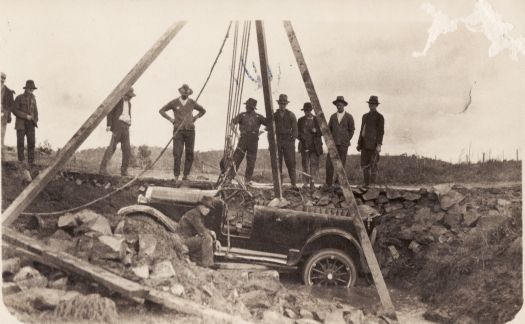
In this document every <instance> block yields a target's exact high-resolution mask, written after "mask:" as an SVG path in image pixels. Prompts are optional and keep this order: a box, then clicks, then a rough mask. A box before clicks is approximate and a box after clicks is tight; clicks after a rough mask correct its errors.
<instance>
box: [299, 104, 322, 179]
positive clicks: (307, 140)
mask: <svg viewBox="0 0 525 324" xmlns="http://www.w3.org/2000/svg"><path fill="white" fill-rule="evenodd" d="M301 110H303V111H304V116H303V117H301V118H299V120H298V121H297V128H298V130H299V137H298V139H299V152H300V153H301V161H302V165H303V172H304V173H306V174H308V175H309V176H307V175H304V185H303V188H306V187H307V186H308V183H309V184H310V188H311V189H314V179H317V178H318V173H319V156H320V155H321V154H323V141H322V140H321V138H322V134H321V128H320V127H319V123H318V122H317V119H315V117H314V115H313V114H312V104H311V103H309V102H305V104H304V105H303V109H301Z"/></svg>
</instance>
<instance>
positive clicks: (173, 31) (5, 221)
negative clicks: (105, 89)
mask: <svg viewBox="0 0 525 324" xmlns="http://www.w3.org/2000/svg"><path fill="white" fill-rule="evenodd" d="M185 23H186V22H184V21H182V22H178V23H175V24H173V25H172V26H171V27H170V28H169V29H168V30H167V31H166V32H165V33H164V34H163V35H162V36H161V38H160V39H159V40H158V41H157V42H156V43H155V44H154V45H153V46H152V47H151V49H150V50H149V51H148V52H146V54H144V56H143V57H142V58H141V59H140V61H138V63H137V64H136V65H135V66H134V67H133V68H132V69H131V71H130V72H129V73H128V74H127V75H126V76H125V77H124V79H123V80H122V81H121V82H120V83H119V84H118V85H117V87H116V88H115V89H114V90H113V91H112V92H111V93H110V94H109V96H108V97H107V98H106V99H105V100H104V101H103V102H102V104H101V105H100V106H99V107H98V108H97V109H96V110H95V112H94V113H93V114H92V115H91V116H90V117H89V118H88V119H87V120H86V121H85V122H84V124H83V125H82V126H80V129H79V130H78V131H77V132H76V133H75V134H74V135H73V137H72V138H71V139H70V140H69V141H68V142H67V143H66V145H64V147H63V148H62V149H61V150H60V152H59V153H58V154H57V157H56V158H55V159H54V161H53V163H52V164H51V165H50V166H49V167H47V168H46V169H45V170H44V171H42V172H41V173H40V174H39V175H38V176H37V177H36V178H35V179H34V180H33V181H32V182H31V183H30V184H29V185H28V186H27V187H26V188H25V189H24V190H23V191H22V192H21V193H20V195H19V196H18V197H17V198H16V199H15V200H14V201H13V202H12V203H11V205H9V207H8V208H7V209H6V210H5V212H4V214H3V215H2V225H9V224H11V223H12V222H13V221H14V220H15V219H16V218H17V217H18V215H20V213H21V212H23V211H24V210H25V209H26V208H27V206H29V204H30V203H31V202H32V201H33V199H35V198H36V197H37V196H38V194H39V193H40V192H41V191H42V190H43V189H44V188H45V186H46V185H47V184H48V183H49V182H50V181H51V180H52V179H53V178H54V177H55V176H56V175H57V173H58V172H59V171H60V169H61V168H62V167H63V166H64V164H65V163H66V162H67V161H68V160H69V158H70V157H71V156H72V155H73V153H75V151H76V150H77V148H78V147H79V146H80V145H81V144H82V143H83V142H84V141H85V140H86V138H87V137H88V136H89V135H90V134H91V132H93V130H94V129H95V128H96V127H97V126H98V124H100V122H101V121H102V120H103V119H104V118H105V117H106V116H107V114H109V112H111V110H112V109H113V107H115V105H116V104H117V103H118V101H119V100H120V99H121V98H122V97H123V96H124V94H125V93H126V92H127V91H128V90H129V88H130V87H131V86H132V85H133V84H134V83H135V82H136V81H137V80H138V78H139V77H140V76H141V75H142V74H143V73H144V71H146V69H147V68H148V67H149V66H150V65H151V63H152V62H153V61H154V60H155V59H156V58H157V56H158V55H159V54H160V53H161V52H162V50H163V49H164V48H165V47H166V46H167V45H168V44H169V42H170V41H171V40H172V39H173V38H174V37H175V35H177V33H178V32H179V31H180V30H181V29H182V27H183V26H184V24H185Z"/></svg>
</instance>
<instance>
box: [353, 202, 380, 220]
mask: <svg viewBox="0 0 525 324" xmlns="http://www.w3.org/2000/svg"><path fill="white" fill-rule="evenodd" d="M357 209H358V210H359V214H360V215H361V218H363V219H366V218H368V217H370V218H372V217H376V216H379V215H381V214H380V213H379V212H378V211H377V209H375V208H373V207H370V206H368V205H359V206H357Z"/></svg>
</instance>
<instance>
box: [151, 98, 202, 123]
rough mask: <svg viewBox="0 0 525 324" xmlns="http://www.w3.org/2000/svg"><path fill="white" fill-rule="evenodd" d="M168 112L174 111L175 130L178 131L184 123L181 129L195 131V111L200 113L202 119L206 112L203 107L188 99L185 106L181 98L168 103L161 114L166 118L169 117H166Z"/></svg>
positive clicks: (161, 110)
mask: <svg viewBox="0 0 525 324" xmlns="http://www.w3.org/2000/svg"><path fill="white" fill-rule="evenodd" d="M168 110H173V117H174V120H175V121H174V122H173V127H174V129H177V128H178V127H179V125H180V124H181V123H182V122H183V121H184V125H182V127H181V128H180V129H181V130H194V129H195V124H194V123H193V110H197V111H198V112H199V115H198V117H202V116H203V115H204V114H205V113H206V110H205V109H204V108H202V106H201V105H199V104H198V103H197V102H196V101H195V100H193V99H190V98H188V101H186V104H185V105H184V106H183V105H182V102H181V101H180V98H176V99H173V100H172V101H170V102H168V103H167V104H166V105H165V106H164V107H162V108H161V109H160V111H159V112H160V114H161V115H162V116H164V117H166V118H168V116H167V115H166V112H167V111H168Z"/></svg>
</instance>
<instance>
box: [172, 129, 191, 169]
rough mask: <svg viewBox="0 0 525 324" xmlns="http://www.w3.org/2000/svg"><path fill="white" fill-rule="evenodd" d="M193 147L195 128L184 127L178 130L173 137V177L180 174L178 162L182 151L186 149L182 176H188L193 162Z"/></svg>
mask: <svg viewBox="0 0 525 324" xmlns="http://www.w3.org/2000/svg"><path fill="white" fill-rule="evenodd" d="M194 147H195V130H194V129H185V130H180V131H179V132H178V133H177V134H176V135H175V138H174V139H173V174H174V175H175V177H178V176H179V175H180V162H181V159H182V151H183V150H185V151H186V158H185V160H184V176H188V175H189V174H190V171H191V165H192V164H193V149H194Z"/></svg>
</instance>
